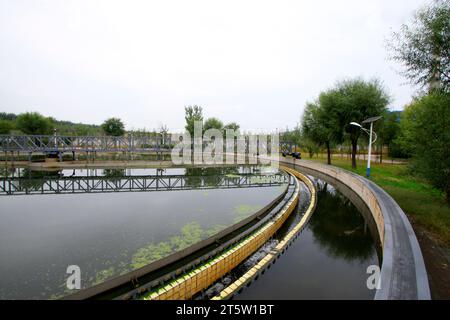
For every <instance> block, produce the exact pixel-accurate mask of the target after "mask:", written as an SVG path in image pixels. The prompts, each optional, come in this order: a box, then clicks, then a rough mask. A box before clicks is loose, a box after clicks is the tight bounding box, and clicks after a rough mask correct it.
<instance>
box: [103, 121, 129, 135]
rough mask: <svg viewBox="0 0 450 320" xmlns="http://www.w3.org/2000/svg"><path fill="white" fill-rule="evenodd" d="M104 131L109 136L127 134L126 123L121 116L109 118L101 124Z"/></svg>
mask: <svg viewBox="0 0 450 320" xmlns="http://www.w3.org/2000/svg"><path fill="white" fill-rule="evenodd" d="M101 127H102V129H103V131H104V132H105V134H106V135H108V136H116V137H118V136H123V135H124V134H125V125H124V124H123V122H122V120H120V119H119V118H109V119H107V120H105V122H103V123H102V125H101Z"/></svg>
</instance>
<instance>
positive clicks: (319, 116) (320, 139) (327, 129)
mask: <svg viewBox="0 0 450 320" xmlns="http://www.w3.org/2000/svg"><path fill="white" fill-rule="evenodd" d="M324 98H325V96H324V95H321V96H320V97H319V101H318V102H316V103H307V104H306V107H305V111H304V113H303V119H302V130H303V134H304V136H305V137H306V138H308V139H309V140H310V141H309V147H310V148H309V149H310V150H311V151H310V154H311V152H312V151H313V149H312V148H311V142H313V143H315V144H317V146H319V147H320V146H322V145H324V146H325V147H326V148H327V155H328V156H327V163H328V164H331V143H332V142H333V140H334V138H335V136H336V135H335V131H336V130H333V122H332V120H333V119H332V118H331V117H330V115H329V114H327V113H326V112H325V110H324V108H323V107H321V105H320V101H321V99H324Z"/></svg>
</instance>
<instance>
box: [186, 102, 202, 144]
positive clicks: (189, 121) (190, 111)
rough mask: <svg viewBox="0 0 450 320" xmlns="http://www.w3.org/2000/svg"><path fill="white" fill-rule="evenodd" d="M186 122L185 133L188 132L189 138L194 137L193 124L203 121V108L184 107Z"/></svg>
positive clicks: (194, 106)
mask: <svg viewBox="0 0 450 320" xmlns="http://www.w3.org/2000/svg"><path fill="white" fill-rule="evenodd" d="M184 111H185V116H184V119H185V120H186V126H185V128H186V131H187V132H189V134H190V135H191V137H194V122H195V121H203V108H202V107H200V106H197V105H193V106H187V107H184Z"/></svg>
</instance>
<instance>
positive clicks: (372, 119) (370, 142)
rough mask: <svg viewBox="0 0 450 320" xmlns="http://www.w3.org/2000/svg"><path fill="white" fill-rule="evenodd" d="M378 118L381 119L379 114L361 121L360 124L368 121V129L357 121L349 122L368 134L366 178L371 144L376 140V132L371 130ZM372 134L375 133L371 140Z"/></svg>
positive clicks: (368, 172)
mask: <svg viewBox="0 0 450 320" xmlns="http://www.w3.org/2000/svg"><path fill="white" fill-rule="evenodd" d="M379 119H381V116H378V117H372V118H369V119H366V120H364V121H363V122H362V124H365V123H370V130H367V129H365V128H363V126H362V125H360V124H359V123H357V122H350V124H351V125H352V126H356V127H359V128H360V129H361V130H363V131H364V132H365V133H367V134H368V135H369V155H368V157H367V169H366V177H367V178H370V158H371V156H372V144H373V143H375V141H376V140H377V134H376V133H375V132H373V130H372V129H373V123H374V122H375V121H377V120H379ZM372 134H374V135H375V139H373V141H372Z"/></svg>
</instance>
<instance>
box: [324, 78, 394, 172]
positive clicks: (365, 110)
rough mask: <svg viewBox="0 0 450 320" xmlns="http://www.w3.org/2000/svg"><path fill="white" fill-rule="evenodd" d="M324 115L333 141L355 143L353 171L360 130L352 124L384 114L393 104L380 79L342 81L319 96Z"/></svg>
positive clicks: (353, 147) (353, 144)
mask: <svg viewBox="0 0 450 320" xmlns="http://www.w3.org/2000/svg"><path fill="white" fill-rule="evenodd" d="M319 101H320V108H321V109H322V111H321V112H323V114H325V115H326V117H327V118H328V119H329V120H328V123H327V126H328V127H329V128H330V135H331V136H332V137H333V140H334V141H336V142H338V143H340V142H342V141H343V140H344V138H345V137H348V138H349V139H350V142H351V144H352V168H356V151H357V147H358V139H359V137H360V135H361V129H360V128H358V127H356V126H353V125H350V122H358V123H361V122H362V121H363V120H365V119H367V118H369V117H373V116H379V115H383V114H384V113H385V112H386V111H387V105H388V103H389V101H390V98H389V95H388V94H387V93H386V91H385V89H384V88H383V86H382V84H381V83H380V82H379V81H378V80H376V79H375V80H371V81H364V80H363V79H361V78H356V79H350V80H343V81H340V82H338V83H337V85H336V87H335V88H333V89H330V90H328V91H326V92H324V93H322V94H321V95H320V97H319Z"/></svg>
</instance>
